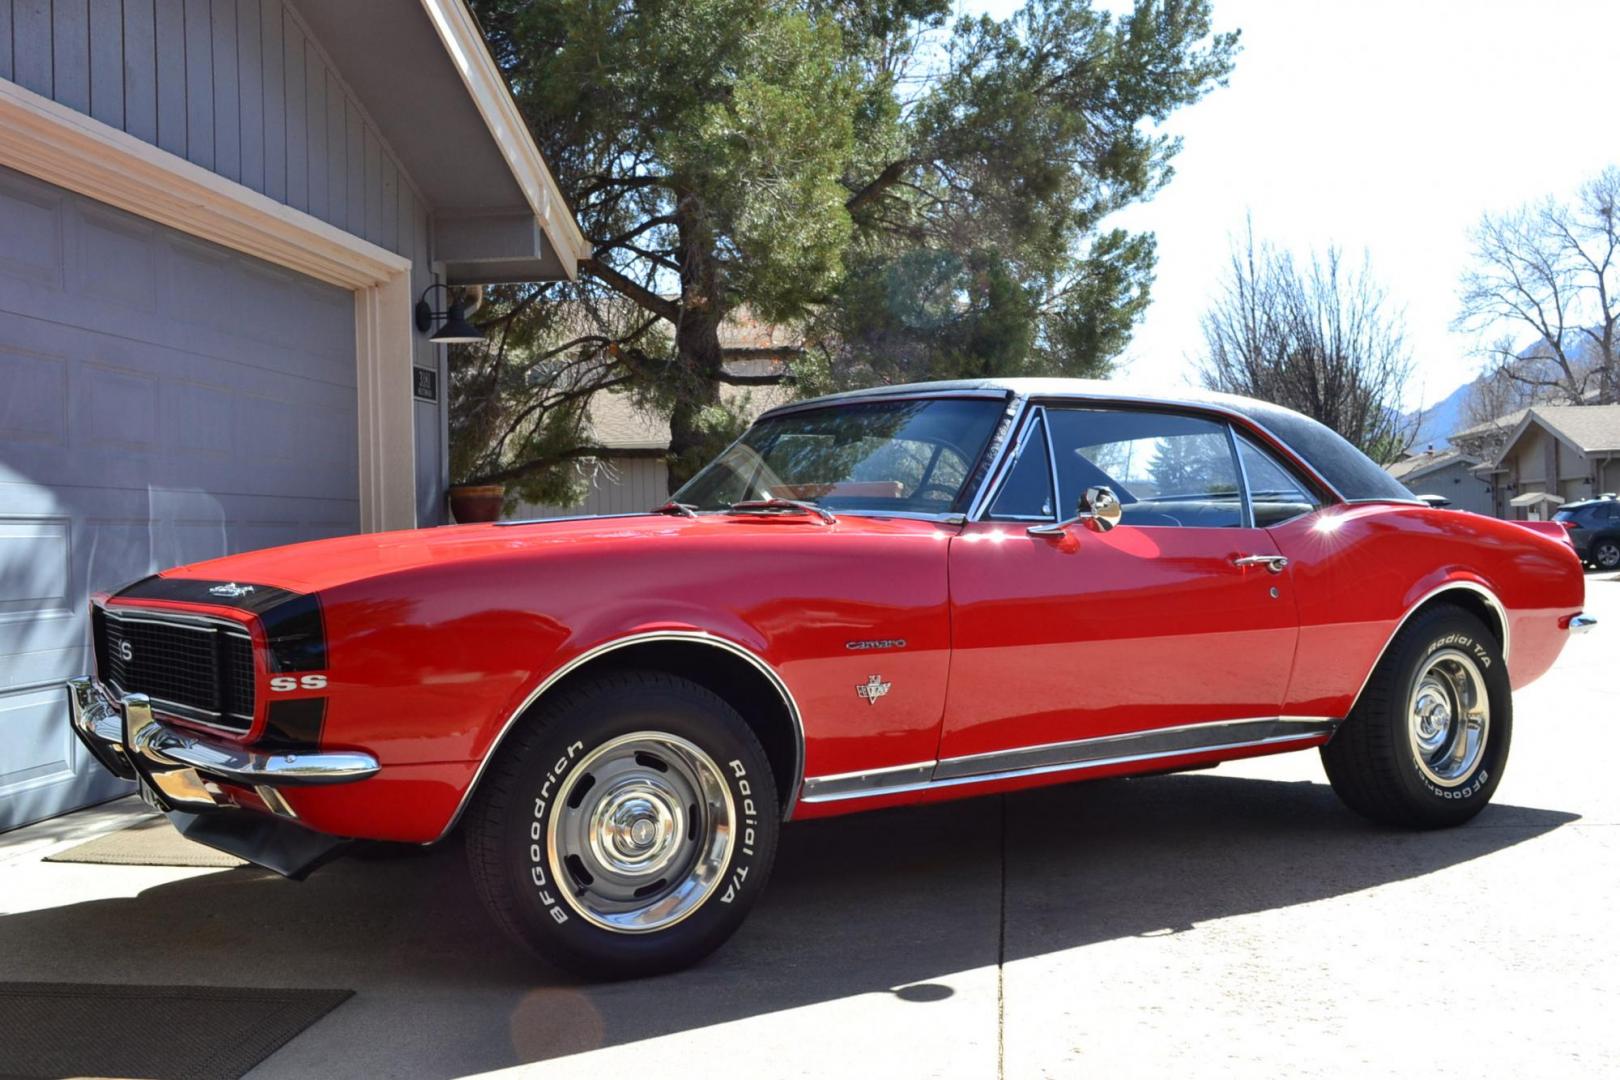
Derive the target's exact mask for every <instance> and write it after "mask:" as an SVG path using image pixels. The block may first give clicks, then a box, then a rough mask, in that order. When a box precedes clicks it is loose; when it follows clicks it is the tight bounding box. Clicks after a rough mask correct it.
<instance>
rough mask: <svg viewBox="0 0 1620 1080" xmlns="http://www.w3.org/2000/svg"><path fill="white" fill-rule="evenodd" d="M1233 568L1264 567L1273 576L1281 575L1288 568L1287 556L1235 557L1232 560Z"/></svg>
mask: <svg viewBox="0 0 1620 1080" xmlns="http://www.w3.org/2000/svg"><path fill="white" fill-rule="evenodd" d="M1232 565H1233V566H1264V567H1265V568H1266V569H1267V570H1270V571H1271V572H1272V573H1273V574H1280V573H1282V572H1283V570H1284V569H1286V568H1287V566H1288V556H1286V555H1235V556H1233V558H1232Z"/></svg>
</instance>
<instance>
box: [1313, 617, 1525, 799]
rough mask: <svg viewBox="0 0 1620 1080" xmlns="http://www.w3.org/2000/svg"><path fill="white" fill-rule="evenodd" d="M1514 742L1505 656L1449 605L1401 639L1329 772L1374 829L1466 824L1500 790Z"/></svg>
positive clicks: (1325, 752) (1334, 750)
mask: <svg viewBox="0 0 1620 1080" xmlns="http://www.w3.org/2000/svg"><path fill="white" fill-rule="evenodd" d="M1512 734H1513V698H1512V690H1511V687H1510V686H1509V683H1508V677H1507V665H1506V664H1505V663H1504V662H1503V660H1502V653H1501V647H1500V646H1499V645H1498V644H1497V641H1496V639H1495V638H1494V637H1492V636H1491V634H1490V632H1489V631H1488V630H1486V628H1485V626H1484V624H1483V623H1481V622H1480V621H1479V619H1477V618H1476V617H1474V616H1473V615H1471V614H1469V613H1468V612H1466V611H1462V610H1460V609H1458V608H1454V607H1449V606H1440V607H1435V608H1431V609H1430V610H1428V611H1426V612H1422V613H1420V614H1418V615H1417V616H1415V617H1414V618H1413V619H1412V620H1411V621H1410V622H1409V623H1407V624H1406V625H1405V626H1404V627H1402V628H1401V630H1400V632H1399V633H1397V634H1396V635H1395V639H1394V640H1393V641H1392V642H1390V646H1389V648H1388V649H1387V650H1386V651H1385V653H1384V656H1383V658H1382V659H1381V660H1380V661H1379V663H1378V667H1377V668H1376V669H1374V671H1373V674H1372V677H1371V678H1370V679H1369V680H1368V682H1367V686H1366V688H1365V689H1364V690H1363V691H1362V694H1361V698H1360V700H1359V701H1357V703H1356V706H1355V708H1354V709H1353V710H1352V711H1351V713H1350V716H1349V717H1347V718H1346V719H1345V722H1344V723H1343V725H1341V726H1340V728H1339V730H1338V732H1337V733H1336V734H1335V735H1334V737H1333V739H1332V741H1331V742H1329V743H1328V744H1327V745H1326V746H1324V747H1323V748H1322V764H1323V766H1324V767H1325V768H1326V770H1327V774H1328V779H1329V781H1331V782H1332V784H1333V790H1334V791H1335V792H1336V793H1337V794H1338V796H1339V797H1340V798H1341V799H1343V800H1344V802H1345V804H1346V805H1348V806H1349V807H1350V808H1351V809H1352V810H1355V811H1356V812H1357V813H1360V814H1362V815H1364V816H1366V817H1369V818H1372V819H1373V820H1374V821H1379V822H1383V823H1385V824H1390V825H1404V826H1409V827H1414V828H1440V827H1444V826H1448V825H1460V824H1461V823H1463V822H1464V821H1467V820H1468V819H1469V818H1471V817H1473V816H1474V815H1475V814H1477V813H1479V812H1480V810H1482V809H1483V808H1484V806H1485V804H1486V803H1487V802H1489V801H1490V798H1491V795H1492V794H1493V793H1494V792H1495V791H1496V785H1497V784H1498V783H1500V782H1501V779H1502V770H1503V768H1504V766H1505V765H1506V764H1507V756H1508V745H1509V742H1510V741H1511V738H1512Z"/></svg>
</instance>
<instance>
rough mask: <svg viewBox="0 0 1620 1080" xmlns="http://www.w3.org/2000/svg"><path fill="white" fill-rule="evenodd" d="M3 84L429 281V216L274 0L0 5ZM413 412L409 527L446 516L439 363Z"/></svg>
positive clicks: (419, 354) (420, 355)
mask: <svg viewBox="0 0 1620 1080" xmlns="http://www.w3.org/2000/svg"><path fill="white" fill-rule="evenodd" d="M0 78H6V79H10V80H12V81H13V82H16V83H17V84H19V85H21V86H23V87H25V88H26V89H29V90H32V91H34V92H35V93H37V94H40V95H41V96H43V97H48V98H51V99H53V100H55V101H57V102H58V103H60V104H62V105H65V106H67V107H69V108H72V109H75V110H77V111H79V112H82V113H85V114H87V115H89V116H92V117H94V118H96V119H97V120H100V121H101V122H103V123H105V124H108V125H110V126H111V127H115V128H118V129H120V130H122V131H125V132H127V133H129V134H130V135H133V136H135V137H136V138H138V139H141V140H142V141H144V142H147V143H150V144H152V145H154V146H157V147H160V148H162V149H164V150H167V151H169V152H170V153H173V154H175V155H177V156H179V157H182V158H185V159H187V160H188V161H191V162H192V163H193V164H196V165H199V166H201V167H202V168H205V169H208V170H209V171H211V172H214V173H217V174H218V175H220V176H223V177H226V178H227V179H230V180H233V181H236V182H237V183H240V184H242V185H244V186H245V187H248V188H251V189H252V190H253V191H256V192H258V193H260V194H262V195H264V196H266V197H268V198H271V199H274V200H276V201H277V202H280V203H283V204H284V205H287V206H291V207H293V208H294V209H297V210H302V211H304V212H306V213H308V214H311V215H313V216H314V217H317V218H319V219H321V220H322V221H325V222H327V223H328V224H331V225H333V226H335V227H337V228H340V229H343V230H344V231H346V232H349V233H352V234H354V235H356V236H360V237H363V238H365V239H366V240H369V241H371V242H372V243H374V244H377V245H378V246H380V247H383V248H386V249H388V250H389V251H393V252H395V253H397V254H399V255H402V256H404V257H405V258H408V259H410V260H411V266H412V269H411V287H412V290H413V292H414V293H420V292H421V290H422V289H424V288H426V287H427V286H428V285H429V284H430V283H431V282H432V281H433V277H432V272H431V252H430V251H429V240H428V238H429V218H430V208H429V207H428V206H427V205H426V203H425V202H424V201H423V199H422V197H421V195H420V193H419V192H418V191H417V189H416V187H415V185H414V184H413V183H412V182H411V179H410V177H409V176H408V175H406V173H405V171H404V170H403V169H402V168H401V167H400V165H399V162H398V159H397V157H396V156H395V155H394V153H393V152H392V151H391V150H390V149H389V147H388V145H387V144H386V143H385V142H384V141H383V139H382V137H381V136H380V135H379V133H378V130H377V127H376V125H375V124H374V123H373V122H372V121H371V120H370V118H369V117H368V116H367V115H366V111H365V109H364V108H363V106H362V105H361V104H360V102H359V101H358V99H357V98H356V97H355V95H354V94H353V92H352V91H350V90H349V89H348V87H347V86H346V85H345V84H344V82H343V79H342V77H341V75H340V74H339V73H338V72H337V71H336V70H335V68H334V66H333V65H332V63H331V61H330V60H329V59H328V58H327V57H326V55H325V54H324V53H323V52H322V50H321V48H320V45H319V44H318V43H317V42H316V41H315V40H314V39H313V37H312V36H311V35H310V33H309V31H308V30H307V28H306V27H305V26H304V23H303V21H302V20H301V19H300V18H299V17H298V16H297V14H296V13H295V12H294V11H292V10H291V9H290V8H288V7H287V5H286V4H285V3H283V2H282V0H122V2H121V3H118V4H112V3H98V2H95V0H0ZM412 340H413V354H412V361H413V362H414V363H415V364H416V365H417V366H419V367H428V368H432V369H434V370H435V371H437V372H438V373H439V375H438V382H439V387H440V392H439V401H438V402H436V403H427V402H421V401H419V402H417V403H416V405H415V406H414V410H415V428H416V453H417V462H416V468H417V504H418V505H417V513H418V520H420V521H421V522H422V523H424V524H433V523H437V522H438V521H440V520H441V519H442V517H443V511H442V506H443V501H444V499H443V490H444V476H445V472H446V454H445V424H444V400H443V399H444V392H443V387H444V381H445V371H444V355H443V354H444V350H443V349H440V348H437V347H435V346H433V345H431V344H430V343H429V342H428V341H427V340H426V339H425V338H423V337H421V336H419V335H413V338H412Z"/></svg>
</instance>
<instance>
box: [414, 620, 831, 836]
mask: <svg viewBox="0 0 1620 1080" xmlns="http://www.w3.org/2000/svg"><path fill="white" fill-rule="evenodd" d="M660 641H677V642H689V643H694V644H700V645H708V646H711V647H713V648H717V649H721V650H723V651H725V652H729V653H731V654H732V655H734V656H736V657H738V658H740V659H742V660H744V661H747V662H748V663H749V664H751V665H753V667H754V668H755V669H756V670H758V671H759V673H760V674H762V675H764V676H765V678H766V679H767V680H769V682H770V683H771V685H772V686H773V687H774V688H775V689H776V692H777V693H778V694H780V695H781V696H782V703H783V704H784V705H786V706H787V711H788V717H789V718H790V719H791V720H792V722H793V737H794V747H793V757H794V760H793V766H792V770H791V776H792V782H791V783H790V784H789V787H788V791H787V792H786V793H785V794H784V798H783V803H782V820H783V821H786V820H788V818H790V817H792V816H793V809H794V807H795V806H796V805H797V804H798V795H799V789H800V787H801V786H802V785H801V783H800V782H801V780H802V779H803V777H804V719H803V716H802V714H801V713H800V712H799V703H798V702H797V701H796V700H795V699H794V697H793V691H791V690H789V689H788V685H787V683H786V682H784V681H783V679H782V677H781V676H780V675H778V674H777V673H776V671H775V669H774V668H772V667H771V666H770V665H769V664H767V663H766V662H765V660H764V659H763V658H762V657H760V655H759V654H758V653H756V652H754V651H753V650H752V649H750V648H748V647H747V646H745V645H739V644H738V643H737V642H735V641H732V640H731V639H730V638H723V637H720V636H719V635H717V634H711V633H709V632H708V631H707V630H654V631H649V632H647V633H641V634H627V635H625V636H624V637H618V638H613V639H611V640H608V641H604V642H602V643H601V644H598V645H595V646H592V647H591V648H589V649H586V650H585V651H584V652H582V653H580V654H579V655H578V656H576V657H574V658H573V659H572V660H569V661H568V662H567V663H566V664H563V665H562V666H561V667H559V668H557V669H556V670H554V671H552V672H551V673H550V674H548V675H547V676H546V677H545V678H544V679H541V680H540V683H539V685H538V686H536V687H535V688H534V689H533V690H531V691H530V692H529V695H528V696H527V697H525V698H524V699H523V702H522V704H520V705H519V706H518V707H517V709H516V710H515V711H514V712H513V713H512V715H511V716H509V717H507V718H506V722H505V723H503V724H502V725H501V730H500V731H499V732H497V733H496V735H495V738H494V739H492V740H491V741H490V744H489V749H488V750H486V751H485V752H484V757H483V760H482V761H480V762H479V763H478V768H477V770H476V771H474V773H473V776H472V780H471V781H470V782H469V783H468V784H467V790H466V791H464V792H462V793H461V801H460V802H458V803H457V804H456V810H455V813H453V814H451V815H450V820H449V822H448V823H446V825H445V827H444V830H443V831H442V832H440V833H439V835H438V836H436V837H434V838H433V839H432V840H429V841H428V843H429V844H436V843H438V842H439V841H440V840H443V839H444V838H445V837H446V836H448V835H450V830H452V829H454V828H455V827H456V823H457V822H459V821H460V820H461V815H462V814H463V813H464V812H466V809H467V804H468V803H469V802H471V801H472V796H473V792H475V791H476V790H478V782H479V781H480V780H482V779H483V778H484V773H485V771H487V770H488V769H489V763H490V762H491V761H494V760H495V755H496V753H498V752H499V751H500V748H501V744H502V743H504V742H505V741H506V736H507V735H508V734H509V733H510V732H511V730H512V727H513V725H515V724H516V723H517V722H518V721H519V720H520V719H522V717H523V714H524V713H526V712H528V711H529V708H530V706H532V705H533V704H534V703H535V702H537V701H539V700H540V699H541V698H542V697H543V696H545V693H546V691H548V690H550V689H551V688H552V687H553V686H555V685H557V683H559V682H561V681H562V680H563V679H564V678H566V677H567V676H568V675H570V674H572V673H573V672H575V671H578V670H579V669H580V668H582V667H584V666H585V665H586V664H588V663H590V662H591V661H592V660H596V659H598V658H600V657H603V656H606V655H607V654H608V653H611V652H617V651H618V650H620V649H626V648H629V647H630V646H632V645H645V644H649V643H653V642H660Z"/></svg>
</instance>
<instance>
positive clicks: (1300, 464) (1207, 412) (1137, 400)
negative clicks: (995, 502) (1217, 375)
mask: <svg viewBox="0 0 1620 1080" xmlns="http://www.w3.org/2000/svg"><path fill="white" fill-rule="evenodd" d="M1026 400H1027V401H1029V402H1030V403H1032V404H1033V405H1035V406H1037V407H1045V406H1048V405H1050V404H1052V403H1053V402H1063V403H1064V404H1076V403H1077V404H1079V405H1080V406H1081V407H1086V406H1089V407H1092V408H1102V409H1106V408H1109V407H1111V406H1115V405H1125V406H1129V407H1131V408H1150V409H1151V408H1157V409H1164V410H1168V411H1171V412H1182V413H1189V412H1190V413H1197V414H1202V415H1203V416H1204V417H1205V418H1206V419H1214V418H1219V420H1220V421H1222V422H1224V423H1226V424H1227V425H1229V426H1232V427H1236V428H1237V429H1239V430H1240V431H1241V430H1245V429H1247V430H1250V431H1257V432H1259V433H1261V434H1263V435H1264V436H1265V437H1266V438H1267V439H1269V440H1270V441H1271V442H1272V443H1274V444H1276V445H1277V446H1280V447H1282V448H1283V449H1284V450H1286V451H1287V453H1288V456H1289V458H1291V459H1292V460H1293V461H1294V462H1296V467H1297V468H1298V469H1299V470H1300V471H1301V472H1303V473H1304V474H1305V475H1306V476H1308V477H1309V478H1310V479H1311V482H1312V483H1315V484H1317V485H1318V486H1320V487H1321V489H1322V490H1323V491H1326V492H1328V493H1329V494H1330V495H1331V496H1332V497H1333V499H1334V500H1335V501H1337V502H1341V503H1348V502H1352V501H1361V502H1388V501H1390V500H1387V499H1363V500H1351V499H1346V498H1345V497H1344V495H1343V493H1341V492H1340V491H1339V489H1338V488H1336V487H1334V486H1333V485H1332V484H1330V483H1328V482H1327V480H1326V478H1324V477H1323V476H1322V475H1321V474H1320V473H1318V472H1317V471H1316V469H1315V468H1313V467H1312V466H1311V464H1310V462H1308V461H1306V460H1305V458H1304V456H1303V455H1301V454H1300V453H1299V452H1298V451H1296V450H1295V449H1294V448H1293V447H1292V446H1290V445H1289V444H1288V442H1287V441H1286V440H1285V439H1283V438H1282V437H1281V436H1279V435H1277V434H1276V432H1274V431H1272V430H1271V429H1270V428H1268V427H1266V426H1265V425H1264V424H1262V423H1260V421H1258V420H1252V419H1250V418H1249V417H1248V416H1245V415H1244V414H1243V413H1241V412H1239V411H1237V410H1236V409H1232V408H1228V407H1226V406H1224V405H1221V404H1218V403H1215V402H1208V401H1191V400H1186V399H1180V398H1172V397H1163V398H1155V397H1142V396H1140V395H1126V394H1121V395H1118V396H1112V395H1098V394H1084V393H1063V392H1062V391H1053V392H1050V393H1041V394H1038V395H1031V396H1030V397H1028V398H1026ZM1048 430H1050V429H1048ZM1048 437H1049V438H1050V436H1048ZM1412 501H1413V502H1418V500H1417V499H1415V498H1414V499H1413V500H1412ZM975 520H977V519H975Z"/></svg>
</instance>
